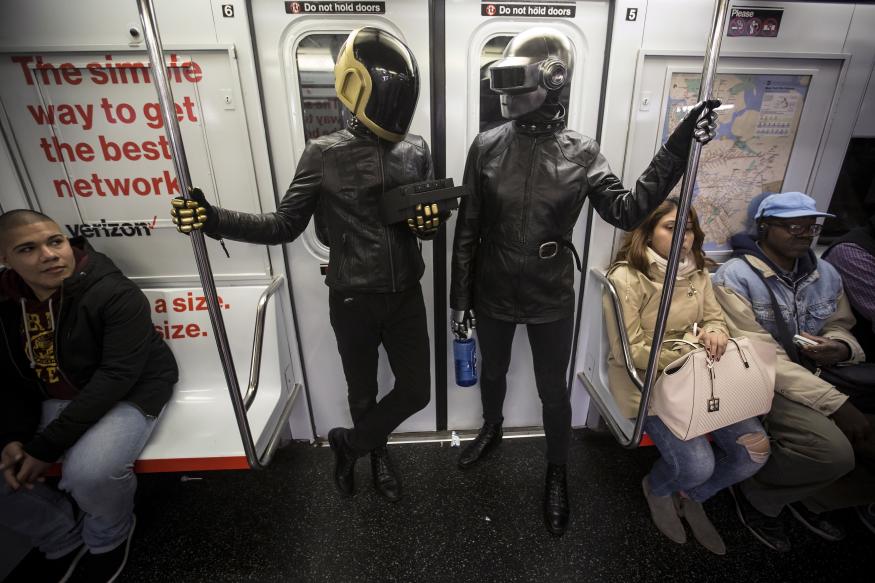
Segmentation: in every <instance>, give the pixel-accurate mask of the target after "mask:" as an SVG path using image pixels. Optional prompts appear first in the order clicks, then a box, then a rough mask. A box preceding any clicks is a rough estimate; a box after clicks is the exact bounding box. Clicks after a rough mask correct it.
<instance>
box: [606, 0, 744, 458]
mask: <svg viewBox="0 0 875 583" xmlns="http://www.w3.org/2000/svg"><path fill="white" fill-rule="evenodd" d="M728 10H729V0H717V6H716V10H715V13H714V22H713V24H712V27H711V37H710V39H709V40H708V48H707V50H706V52H705V65H704V67H703V69H702V85H701V87H700V88H699V101H702V100H703V99H709V98H710V97H711V90H712V88H713V86H714V75H715V74H716V71H717V59H718V57H719V55H720V41H721V40H722V39H723V30H724V28H725V27H726V15H727V13H728ZM701 153H702V144H700V143H699V142H697V141H696V140H695V139H693V143H692V147H691V148H690V153H689V155H688V156H687V170H686V172H685V173H684V179H683V182H682V183H681V196H680V202H679V204H678V215H677V216H678V220H677V222H676V223H675V231H674V235H673V237H672V239H671V252H670V253H669V256H668V266H667V267H666V270H665V283H664V284H663V286H662V296H661V297H660V300H659V312H658V313H657V316H656V327H655V328H654V330H653V343H652V344H651V350H650V358H648V360H647V372H646V374H645V376H644V389H643V390H642V392H641V404H640V405H639V408H638V418H637V419H636V420H635V430H634V431H633V433H632V441H631V442H630V443H628V444H625V443H624V444H623V445H625V446H626V447H629V448H634V447H638V444H639V443H640V442H641V434H642V432H643V431H644V419H645V418H646V417H647V408H648V406H649V405H650V393H651V391H652V389H653V381H654V380H655V379H656V373H657V369H658V368H659V354H660V352H661V346H662V339H663V337H664V336H665V322H666V320H667V319H668V312H669V309H670V307H671V297H672V294H673V293H674V284H675V277H676V276H677V272H678V260H679V259H680V254H681V247H682V246H683V242H684V232H685V231H686V225H687V221H686V220H685V217H687V216H688V215H689V214H690V207H691V206H692V203H693V186H694V185H695V184H696V173H697V172H698V170H699V156H700V155H701Z"/></svg>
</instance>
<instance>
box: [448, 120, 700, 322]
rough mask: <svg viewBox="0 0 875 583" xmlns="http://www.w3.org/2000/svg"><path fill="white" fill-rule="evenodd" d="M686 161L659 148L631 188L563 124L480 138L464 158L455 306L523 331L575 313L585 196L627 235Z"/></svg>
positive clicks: (520, 127) (514, 127) (515, 125)
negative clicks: (575, 233) (575, 247)
mask: <svg viewBox="0 0 875 583" xmlns="http://www.w3.org/2000/svg"><path fill="white" fill-rule="evenodd" d="M684 167H685V161H684V160H683V159H681V158H680V157H678V156H675V155H674V154H672V153H671V152H669V151H668V150H667V149H666V148H665V146H663V147H662V148H660V150H659V152H657V154H656V156H654V158H653V160H652V161H651V163H650V166H648V167H647V169H646V170H645V171H644V173H643V174H642V175H641V177H640V178H638V181H637V182H636V183H635V188H634V189H633V190H631V191H630V190H628V189H626V188H625V187H624V186H623V184H622V183H621V182H620V179H619V178H617V177H616V176H615V175H614V173H613V172H611V169H610V167H609V166H608V163H607V161H606V160H605V158H604V156H602V155H601V153H600V152H599V145H598V144H597V143H596V142H595V141H594V140H592V139H590V138H587V137H585V136H582V135H580V134H578V133H577V132H574V131H571V130H568V129H565V128H564V124H563V123H559V124H555V123H554V124H551V125H548V126H546V127H545V126H541V127H540V128H537V127H534V126H527V125H525V124H521V123H519V122H508V123H506V124H504V125H502V126H499V127H497V128H494V129H492V130H489V131H486V132H484V133H481V134H480V135H478V136H477V138H476V139H475V140H474V143H473V144H472V145H471V148H470V150H469V151H468V161H467V163H466V166H465V178H464V182H465V184H466V185H468V187H469V188H470V189H471V194H470V195H469V196H468V197H466V198H464V199H462V203H461V207H460V209H459V215H458V221H457V224H456V235H455V240H454V242H453V264H452V284H451V287H450V306H451V308H452V309H454V310H467V309H471V308H474V310H475V312H476V313H477V315H483V316H487V317H491V318H495V319H498V320H505V321H512V322H520V323H531V324H538V323H545V322H553V321H556V320H560V319H562V318H566V317H569V316H571V315H573V314H574V264H573V262H572V254H571V251H570V249H568V248H567V247H563V246H562V245H561V244H560V245H559V246H558V253H557V254H556V255H555V256H554V257H552V258H542V257H541V255H544V256H549V255H550V254H551V251H552V250H553V249H552V247H553V246H552V245H548V246H546V247H545V249H544V250H542V251H541V252H540V254H539V249H540V248H541V245H542V244H544V243H546V242H550V241H554V242H562V241H570V239H571V233H572V230H573V229H574V225H575V223H576V222H577V217H578V215H579V214H580V210H581V208H582V207H583V203H584V201H585V200H586V198H587V197H589V200H590V202H591V204H592V205H593V207H594V208H595V210H596V211H597V212H598V214H599V215H600V216H601V217H602V218H603V219H605V220H606V221H607V222H609V223H611V224H612V225H614V226H617V227H619V228H621V229H625V230H629V229H632V228H634V227H635V226H636V225H638V224H639V223H640V222H641V221H642V220H644V218H645V217H646V216H647V215H648V214H649V213H650V212H651V211H652V210H653V209H654V208H656V207H657V206H659V205H660V204H661V203H662V201H663V200H664V199H665V198H666V197H667V196H668V194H669V192H670V191H671V189H672V188H673V187H674V186H675V184H677V182H678V180H680V178H681V176H682V175H683V173H684Z"/></svg>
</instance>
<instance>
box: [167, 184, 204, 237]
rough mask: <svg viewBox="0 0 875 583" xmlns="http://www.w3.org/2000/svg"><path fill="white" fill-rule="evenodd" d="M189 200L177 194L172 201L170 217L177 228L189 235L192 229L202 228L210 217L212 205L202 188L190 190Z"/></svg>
mask: <svg viewBox="0 0 875 583" xmlns="http://www.w3.org/2000/svg"><path fill="white" fill-rule="evenodd" d="M189 196H190V197H191V198H190V199H189V200H185V199H184V198H182V197H181V196H177V197H176V198H174V199H173V200H171V201H170V204H171V208H170V218H171V220H173V224H174V225H176V230H177V231H179V232H180V233H184V234H186V235H188V234H189V233H191V231H192V229H202V228H203V227H204V223H206V222H207V220H208V219H209V217H210V214H211V212H212V207H211V206H210V203H208V202H207V198H206V197H205V196H204V193H203V192H202V191H201V189H200V188H192V189H190V190H189Z"/></svg>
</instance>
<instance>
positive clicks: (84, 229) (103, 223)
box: [64, 216, 158, 239]
mask: <svg viewBox="0 0 875 583" xmlns="http://www.w3.org/2000/svg"><path fill="white" fill-rule="evenodd" d="M157 221H158V217H157V216H155V217H154V218H153V219H152V224H149V223H147V222H146V221H137V222H135V223H128V222H125V223H110V222H107V220H106V219H100V222H99V223H82V224H75V225H64V226H65V227H67V230H68V231H69V232H70V235H72V236H73V237H80V236H81V237H85V238H87V239H91V238H94V237H151V236H152V229H154V228H155V223H156V222H157Z"/></svg>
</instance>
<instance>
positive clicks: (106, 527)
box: [0, 400, 156, 559]
mask: <svg viewBox="0 0 875 583" xmlns="http://www.w3.org/2000/svg"><path fill="white" fill-rule="evenodd" d="M69 403H70V401H59V400H49V401H45V402H43V418H42V423H41V427H45V426H46V425H48V424H49V423H50V422H51V421H52V420H54V419H55V418H57V416H58V415H60V413H61V411H62V410H63V409H64V407H66V406H67V405H68V404H69ZM155 422H156V418H154V417H146V416H145V415H143V413H142V412H141V411H140V410H139V409H137V408H136V407H134V406H133V405H131V404H130V403H126V402H124V401H122V402H120V403H116V405H115V406H114V407H113V408H112V409H110V410H109V412H107V413H106V415H104V416H103V418H101V419H100V421H98V422H97V423H95V424H94V425H92V426H91V428H89V429H88V431H86V432H85V434H83V435H82V437H80V438H79V441H77V442H76V443H75V444H74V445H73V447H71V448H70V449H68V450H67V452H66V453H65V454H64V456H63V457H62V458H61V459H62V461H63V462H64V467H63V475H62V477H61V482H60V484H59V485H58V488H59V489H56V488H53V487H51V486H49V485H46V484H42V483H37V484H35V485H34V489H33V490H27V489H25V488H21V489H20V490H18V491H17V492H15V491H13V490H11V489H10V488H9V487H8V486H7V485H6V483H5V482H3V483H0V524H3V525H4V526H6V527H7V528H9V529H10V530H12V531H14V532H16V533H18V534H20V535H22V536H25V537H27V538H28V539H29V540H30V542H31V544H33V545H34V546H36V547H38V548H39V549H40V550H41V551H42V552H44V553H45V554H46V556H47V557H48V558H50V559H53V558H57V557H60V556H63V555H64V554H66V553H68V552H70V551H71V550H73V549H75V548H76V547H78V546H79V545H81V544H82V543H83V542H84V543H85V545H86V546H87V547H88V548H89V550H91V552H93V553H95V554H99V553H104V552H108V551H111V550H112V549H114V548H115V547H117V546H118V545H119V544H121V543H122V542H124V541H125V540H126V539H127V537H128V533H130V531H131V527H132V526H133V521H134V493H135V492H136V490H137V478H136V476H135V474H134V472H133V466H134V461H135V460H136V459H137V456H139V454H140V452H141V451H142V450H143V447H144V446H145V445H146V441H147V440H148V439H149V436H150V435H151V433H152V429H153V428H154V427H155ZM64 492H67V493H69V495H70V496H72V498H73V499H74V500H75V501H76V503H77V504H78V506H79V508H80V509H81V510H82V512H81V514H80V515H79V516H77V515H76V513H75V511H74V510H73V506H72V504H71V503H70V500H69V499H68V498H67V496H66V495H65V494H64Z"/></svg>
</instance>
